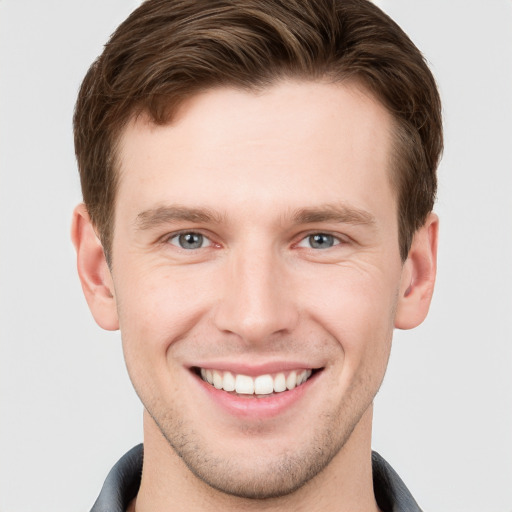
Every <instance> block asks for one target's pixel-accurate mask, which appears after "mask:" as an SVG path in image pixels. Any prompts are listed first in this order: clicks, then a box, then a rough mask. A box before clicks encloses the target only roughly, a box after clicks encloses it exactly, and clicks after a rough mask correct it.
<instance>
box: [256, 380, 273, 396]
mask: <svg viewBox="0 0 512 512" xmlns="http://www.w3.org/2000/svg"><path fill="white" fill-rule="evenodd" d="M273 392H274V380H273V379H272V377H271V376H270V375H260V376H259V377H256V378H255V379H254V393H256V394H257V395H268V394H270V393H273Z"/></svg>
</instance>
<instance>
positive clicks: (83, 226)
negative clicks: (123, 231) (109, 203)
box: [71, 203, 119, 331]
mask: <svg viewBox="0 0 512 512" xmlns="http://www.w3.org/2000/svg"><path fill="white" fill-rule="evenodd" d="M71 239H72V241H73V245H74V246H75V249H76V256H77V268H78V275H79V277H80V281H81V283H82V289H83V291H84V295H85V299H86V300H87V304H88V305H89V309H90V310H91V313H92V315H93V317H94V319H95V320H96V323H97V324H98V325H99V326H100V327H102V328H103V329H106V330H109V331H114V330H117V329H119V320H118V317H117V307H116V300H115V296H114V286H113V282H112V276H111V274H110V270H109V268H108V264H107V261H106V259H105V254H104V251H103V247H102V245H101V242H100V240H99V239H98V237H97V236H96V232H95V230H94V226H93V225H92V222H91V219H90V217H89V213H88V212H87V209H86V207H85V205H84V204H83V203H82V204H79V205H78V206H77V207H76V208H75V210H74V212H73V221H72V226H71Z"/></svg>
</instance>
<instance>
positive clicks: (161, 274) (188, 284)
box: [116, 269, 214, 379]
mask: <svg viewBox="0 0 512 512" xmlns="http://www.w3.org/2000/svg"><path fill="white" fill-rule="evenodd" d="M120 275H123V276H124V278H123V280H122V281H121V282H120V283H119V286H116V300H117V306H118V315H119V322H120V329H121V333H122V340H123V350H124V355H125V359H126V364H127V366H128V371H129V372H130V375H132V374H135V373H136V374H139V375H141V374H144V378H150V379H151V378H153V377H156V375H157V374H158V373H159V371H160V370H165V367H166V366H167V364H168V362H167V361H166V359H167V353H168V350H169V347H171V346H172V345H173V344H174V343H175V342H176V341H177V340H178V339H180V338H182V337H184V336H186V335H188V334H189V333H190V332H191V331H192V330H193V329H194V328H196V326H197V324H199V323H200V321H201V318H202V317H203V316H204V313H205V311H208V309H209V308H210V307H211V304H212V303H213V302H214V300H213V297H212V296H211V295H212V294H211V293H210V292H209V289H210V287H209V286H208V285H207V284H208V283H207V282H206V281H204V280H201V279H191V275H190V272H188V273H187V274H185V273H184V272H180V271H176V269H174V270H173V272H172V273H171V272H170V271H169V270H168V269H151V270H150V271H147V272H145V273H143V272H140V271H135V272H130V273H127V272H125V273H123V274H121V273H120ZM126 276H129V278H128V279H127V278H126ZM132 378H133V376H132Z"/></svg>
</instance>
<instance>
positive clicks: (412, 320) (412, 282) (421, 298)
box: [395, 213, 439, 329]
mask: <svg viewBox="0 0 512 512" xmlns="http://www.w3.org/2000/svg"><path fill="white" fill-rule="evenodd" d="M438 230H439V219H438V217H437V215H436V214H434V213H431V214H430V215H429V216H428V218H427V220H426V222H425V224H424V225H423V226H422V227H421V228H420V229H418V230H417V231H416V233H415V234H414V238H413V241H412V244H411V248H410V250H409V255H408V257H407V260H406V261H405V262H404V265H403V268H402V278H401V283H400V290H399V298H398V306H397V311H396V314H395V327H396V328H398V329H412V328H413V327H416V326H418V325H419V324H421V322H423V320H424V319H425V317H426V316H427V313H428V310H429V307H430V302H431V300H432V294H433V292H434V283H435V279H436V270H437V239H438Z"/></svg>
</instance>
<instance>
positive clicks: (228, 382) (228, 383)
mask: <svg viewBox="0 0 512 512" xmlns="http://www.w3.org/2000/svg"><path fill="white" fill-rule="evenodd" d="M222 387H223V389H224V391H235V387H236V386H235V377H233V374H232V373H231V372H224V380H223V385H222Z"/></svg>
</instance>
